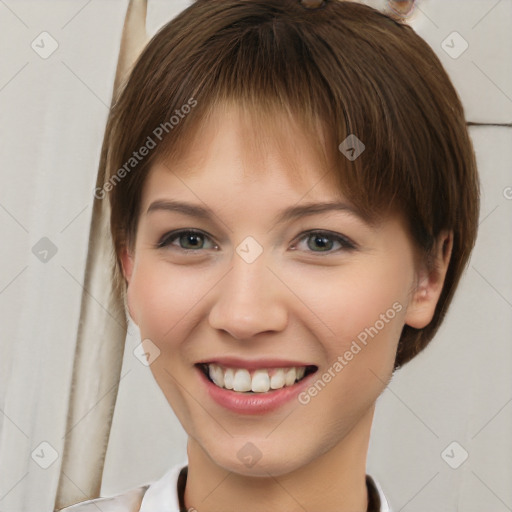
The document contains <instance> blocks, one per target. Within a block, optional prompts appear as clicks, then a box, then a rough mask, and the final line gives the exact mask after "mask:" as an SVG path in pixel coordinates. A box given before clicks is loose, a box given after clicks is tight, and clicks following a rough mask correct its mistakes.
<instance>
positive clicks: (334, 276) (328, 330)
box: [299, 259, 410, 365]
mask: <svg viewBox="0 0 512 512" xmlns="http://www.w3.org/2000/svg"><path fill="white" fill-rule="evenodd" d="M403 263H404V262H403V261H401V260H393V259H391V260H390V261H386V262H382V263H380V264H379V265H367V264H365V265H363V263H361V265H360V266H359V265H358V266H355V265H354V266H352V267H351V268H350V269H349V268H347V269H346V270H345V269H338V270H337V271H336V272H330V273H329V274H328V275H327V274H326V275H325V276H324V278H323V279H315V280H314V284H315V286H305V284H304V283H302V285H300V288H299V289H302V290H306V292H305V294H304V295H302V297H301V298H303V300H304V302H305V303H306V304H308V306H310V310H311V312H312V313H313V314H314V315H315V316H316V317H318V318H319V319H321V321H322V324H321V326H320V327H319V331H318V332H317V336H318V337H319V339H324V340H325V341H326V342H325V343H324V348H325V350H326V351H327V352H328V354H327V356H328V359H329V360H335V359H336V358H337V357H338V356H343V355H344V354H345V353H346V352H347V351H350V350H352V353H354V352H357V355H354V356H353V359H354V360H355V359H358V360H359V361H361V362H362V363H363V364H370V361H371V360H375V361H381V362H382V364H383V365H384V364H385V365H389V363H390V362H393V360H394V352H395V349H396V345H397V343H398V339H399V336H400V333H401V330H402V327H403V322H404V317H405V311H406V306H407V303H406V301H407V296H408V285H409V277H410V276H409V275H408V274H409V273H408V271H407V270H404V269H407V267H406V266H404V264H403ZM310 284H311V283H310ZM307 290H309V292H307ZM317 323H318V322H317ZM327 340H330V341H327ZM353 342H356V343H357V345H359V346H360V347H361V350H360V351H358V348H357V345H355V346H354V345H353ZM347 357H348V358H350V357H352V356H351V354H347Z"/></svg>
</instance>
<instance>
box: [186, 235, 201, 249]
mask: <svg viewBox="0 0 512 512" xmlns="http://www.w3.org/2000/svg"><path fill="white" fill-rule="evenodd" d="M184 238H185V240H186V243H185V245H186V244H187V243H188V242H192V243H191V245H192V248H195V247H197V245H198V244H197V243H196V244H194V240H195V241H196V242H197V241H198V239H199V238H200V236H199V235H197V234H194V233H191V234H187V235H184Z"/></svg>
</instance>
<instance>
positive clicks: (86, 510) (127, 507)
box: [57, 484, 149, 512]
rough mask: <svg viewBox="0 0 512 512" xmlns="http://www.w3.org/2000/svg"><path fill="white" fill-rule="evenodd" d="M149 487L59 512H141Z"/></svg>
mask: <svg viewBox="0 0 512 512" xmlns="http://www.w3.org/2000/svg"><path fill="white" fill-rule="evenodd" d="M148 487H149V484H148V485H141V486H139V487H136V488H133V489H130V490H128V491H125V492H123V493H121V494H117V495H115V496H110V497H103V498H95V499H92V500H87V501H82V502H80V503H76V504H75V505H71V506H69V507H66V508H62V509H59V510H58V511H57V512H98V510H101V511H102V512H139V510H140V506H141V503H142V498H143V497H144V494H145V493H146V491H147V489H148Z"/></svg>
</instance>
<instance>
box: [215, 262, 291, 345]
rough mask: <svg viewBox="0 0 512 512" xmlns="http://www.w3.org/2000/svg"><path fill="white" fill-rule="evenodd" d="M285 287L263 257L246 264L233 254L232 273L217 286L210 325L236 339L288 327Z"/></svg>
mask: <svg viewBox="0 0 512 512" xmlns="http://www.w3.org/2000/svg"><path fill="white" fill-rule="evenodd" d="M274 272H276V271H275V270H274ZM276 273H277V272H276ZM284 288H285V287H284V285H283V283H281V282H280V280H279V279H278V278H277V277H276V276H275V275H274V273H273V272H272V271H271V270H270V269H269V268H267V263H266V261H265V259H264V258H263V257H260V258H258V259H257V260H256V261H254V262H252V263H247V262H246V261H244V260H243V259H242V258H241V257H239V256H238V254H235V255H234V257H233V264H232V268H231V270H230V271H229V272H228V273H227V274H226V276H225V277H224V278H223V279H222V280H221V282H220V283H219V284H218V287H217V295H216V296H215V302H214V304H213V306H212V308H211V310H210V313H209V323H210V326H211V327H213V328H214V329H219V330H223V331H226V332H227V333H229V334H230V335H231V336H232V337H233V338H235V339H237V340H244V339H250V338H252V337H254V336H256V335H257V334H260V333H269V332H279V331H282V330H283V329H285V327H286V325H287V324H288V310H287V307H286V296H285V293H286V292H285V290H284Z"/></svg>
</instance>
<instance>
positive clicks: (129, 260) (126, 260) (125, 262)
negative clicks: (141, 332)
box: [119, 247, 138, 325]
mask: <svg viewBox="0 0 512 512" xmlns="http://www.w3.org/2000/svg"><path fill="white" fill-rule="evenodd" d="M119 259H120V260H121V266H122V267H123V268H122V270H123V277H124V279H125V280H126V296H125V307H126V309H127V310H128V314H129V315H130V318H131V319H132V321H133V322H134V323H135V324H136V325H138V323H137V319H136V318H135V316H134V315H133V308H132V304H131V302H132V300H131V288H130V281H131V278H132V274H133V268H134V266H135V258H134V256H133V254H132V252H131V251H130V249H128V247H123V249H122V250H121V254H120V257H119Z"/></svg>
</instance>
